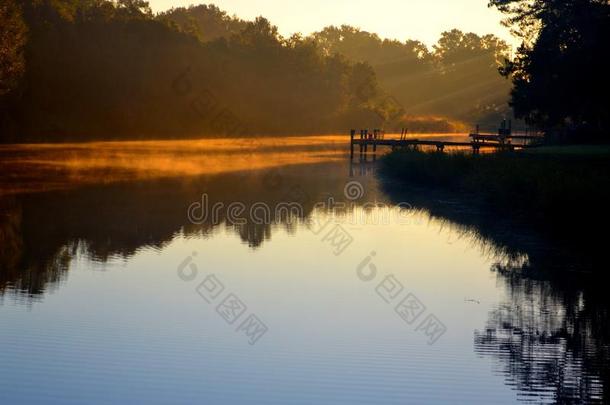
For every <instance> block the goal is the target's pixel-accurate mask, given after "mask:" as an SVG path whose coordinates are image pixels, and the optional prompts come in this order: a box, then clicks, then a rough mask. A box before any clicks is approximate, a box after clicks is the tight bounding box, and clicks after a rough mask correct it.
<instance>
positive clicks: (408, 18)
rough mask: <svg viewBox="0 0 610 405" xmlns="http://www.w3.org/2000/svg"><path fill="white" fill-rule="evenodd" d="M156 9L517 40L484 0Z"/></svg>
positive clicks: (288, 25) (408, 34)
mask: <svg viewBox="0 0 610 405" xmlns="http://www.w3.org/2000/svg"><path fill="white" fill-rule="evenodd" d="M149 1H150V5H151V6H152V8H153V10H154V11H163V10H166V9H168V8H171V7H180V6H188V5H190V4H199V3H204V4H205V3H212V4H215V5H217V6H218V7H219V8H220V9H222V10H225V11H226V12H227V13H229V14H230V15H237V16H238V17H240V18H242V19H246V20H252V19H254V18H255V17H257V16H261V15H262V16H263V17H265V18H267V19H268V20H270V21H271V22H272V23H273V24H274V25H277V26H278V28H279V30H280V33H281V34H282V35H283V36H290V35H291V34H293V33H295V32H300V33H302V34H305V35H307V34H310V33H312V32H315V31H319V30H320V29H322V28H324V27H326V26H328V25H341V24H349V25H354V26H357V27H360V28H361V29H363V30H365V31H369V32H376V33H377V34H379V35H380V36H381V37H383V38H391V39H398V40H401V41H404V40H406V39H416V40H420V41H422V42H424V43H426V44H427V45H432V44H434V43H435V42H436V41H437V40H438V38H439V36H440V34H441V33H442V32H443V31H447V30H449V29H452V28H459V29H461V30H463V31H467V32H475V33H477V34H489V33H491V34H495V35H497V36H499V37H500V38H502V39H505V40H506V41H508V42H509V43H511V44H515V40H514V39H512V37H511V36H510V34H509V32H508V30H507V29H506V28H505V27H502V26H501V25H500V21H501V19H502V16H501V14H500V13H499V12H498V11H497V10H495V9H490V8H488V7H487V3H488V0H300V1H297V0H213V1H205V0H201V1H198V0H149Z"/></svg>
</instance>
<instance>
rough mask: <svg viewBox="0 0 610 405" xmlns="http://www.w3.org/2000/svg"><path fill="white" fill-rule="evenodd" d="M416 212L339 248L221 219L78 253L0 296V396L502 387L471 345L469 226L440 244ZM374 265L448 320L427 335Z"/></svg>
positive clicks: (478, 313)
mask: <svg viewBox="0 0 610 405" xmlns="http://www.w3.org/2000/svg"><path fill="white" fill-rule="evenodd" d="M319 215H325V214H319ZM426 224H427V221H423V224H422V225H415V224H412V225H400V226H398V225H364V226H362V225H360V226H352V225H350V224H346V225H345V229H346V230H348V232H350V234H351V235H352V236H353V239H354V242H353V243H352V244H351V245H350V246H349V247H348V249H347V250H346V251H345V253H344V254H342V255H340V256H338V257H336V256H334V255H333V254H332V251H331V250H332V248H331V247H328V246H325V244H324V243H323V242H322V241H321V237H320V235H314V234H313V233H312V232H310V231H309V230H307V229H306V228H304V227H300V228H299V231H298V232H296V233H295V234H292V235H291V234H288V233H287V232H285V231H283V230H278V231H277V232H274V233H273V237H272V240H271V242H270V243H267V244H264V245H263V246H261V247H260V248H259V249H257V250H253V249H251V248H249V247H248V246H246V245H244V244H243V243H242V242H241V241H240V240H239V238H237V237H236V236H235V235H234V234H233V233H232V232H231V231H219V232H217V233H216V234H215V235H214V237H212V238H209V239H205V240H201V239H196V238H191V239H185V238H182V237H179V238H177V239H175V240H174V241H173V242H172V243H171V244H170V245H168V246H167V247H166V248H164V249H163V250H161V251H159V250H156V249H142V250H140V251H139V252H138V253H137V254H136V255H134V256H133V257H132V258H130V259H129V260H127V261H120V260H116V261H110V262H109V263H106V264H103V265H100V264H97V265H95V264H94V265H92V264H91V263H90V262H89V261H88V260H87V259H86V258H85V257H83V256H79V257H78V258H77V259H75V262H74V263H73V268H72V269H71V270H70V273H69V275H68V280H67V282H66V283H65V285H64V286H62V287H61V290H60V291H57V292H56V293H54V294H49V295H46V296H45V297H44V300H43V301H42V302H40V303H33V304H32V305H31V306H29V308H24V307H21V306H17V305H12V303H11V302H10V299H9V298H8V297H6V298H5V302H4V306H3V307H2V314H3V316H2V318H3V320H2V324H3V333H2V335H1V338H0V341H1V342H0V343H1V346H0V347H3V348H5V349H4V350H2V351H0V356H1V359H2V363H3V365H4V366H5V367H4V373H3V376H2V381H3V383H2V385H3V387H2V388H3V389H2V393H1V394H0V397H2V396H4V398H6V399H10V398H15V396H16V395H17V394H18V393H21V394H24V393H25V395H24V396H22V399H24V400H29V399H31V400H35V399H36V398H39V399H45V398H46V399H51V400H53V399H56V400H64V399H76V400H78V399H80V400H87V401H94V402H95V401H100V402H103V401H104V400H115V399H117V400H118V399H120V400H127V399H133V400H147V401H151V402H164V401H170V400H177V401H189V400H193V401H197V402H200V403H219V402H225V403H226V402H229V403H230V402H232V401H238V402H239V401H250V400H252V401H258V402H261V403H274V402H277V403H287V402H297V403H312V402H318V401H321V402H327V403H333V402H344V403H351V402H363V403H404V401H405V400H406V399H407V398H409V399H411V400H416V399H417V398H419V399H420V400H422V399H424V398H426V399H428V400H432V401H434V400H436V401H439V402H446V401H452V400H461V401H464V402H481V403H489V402H490V401H492V399H493V401H494V402H502V401H505V402H508V401H510V400H512V399H513V398H514V395H513V394H512V393H511V392H510V390H508V389H507V388H505V387H504V385H503V383H502V379H501V378H498V377H494V376H492V375H490V373H489V369H490V364H489V360H488V359H484V358H483V359H482V358H478V357H477V356H476V355H475V354H474V353H473V352H472V331H473V330H474V329H475V328H478V327H480V326H481V325H482V324H484V323H485V320H486V318H487V312H488V310H489V309H490V305H491V304H492V303H493V302H494V301H495V300H496V299H497V296H498V292H497V291H496V290H495V288H494V286H495V281H494V279H493V277H491V276H490V273H489V271H488V268H489V264H488V263H487V261H486V260H484V259H482V258H481V256H480V252H479V251H478V250H477V249H472V248H471V247H470V245H469V243H468V241H467V240H460V241H456V242H455V243H452V244H447V236H448V235H447V234H446V232H440V233H439V225H438V224H435V223H431V224H429V225H426ZM327 247H328V250H327V249H326V248H327ZM439 249H441V251H439ZM370 250H375V251H376V252H377V256H376V257H375V258H374V262H375V265H376V266H377V268H378V272H379V275H378V276H377V278H376V279H375V280H373V281H372V282H370V283H365V282H363V281H361V280H360V279H358V278H357V276H356V273H355V268H356V266H357V265H358V264H359V263H360V262H361V261H362V259H364V258H365V256H366V255H367V254H368V252H369V251H370ZM193 251H196V252H198V256H197V257H195V260H194V262H195V263H196V264H197V267H198V271H199V273H200V276H199V277H198V278H197V279H196V280H195V281H193V282H185V281H182V280H181V279H180V278H178V276H177V273H176V267H177V265H178V263H180V262H181V261H182V260H183V259H184V258H185V257H187V256H189V255H191V254H192V252H193ZM210 273H212V274H215V275H216V276H217V277H218V279H219V280H221V281H222V282H223V283H224V285H225V286H226V288H227V292H234V293H235V294H237V295H238V296H239V297H240V298H241V299H242V300H243V301H244V302H245V303H246V304H247V305H248V311H249V312H253V313H256V314H257V315H258V316H259V317H260V318H261V319H262V320H264V322H265V323H266V324H267V325H268V327H269V332H268V333H267V334H266V335H265V336H263V338H261V340H260V341H259V342H258V343H257V344H256V345H255V346H250V345H248V343H247V338H246V337H245V336H243V335H241V334H238V333H236V332H235V327H234V326H233V327H231V326H229V325H227V324H226V323H225V321H224V320H223V319H222V318H220V316H218V314H217V313H216V312H215V311H214V308H213V306H212V305H210V304H207V303H206V302H205V301H204V300H203V299H202V298H201V297H200V296H199V295H198V294H197V293H196V292H195V287H196V286H197V285H198V281H199V280H202V279H203V278H204V277H205V275H207V274H210ZM388 274H393V275H395V276H396V278H397V279H398V280H400V281H401V282H402V283H403V284H404V287H405V294H406V292H412V293H414V294H416V295H417V296H418V297H419V298H420V300H421V301H422V302H424V303H425V304H426V305H427V307H428V311H430V312H433V313H434V314H435V315H437V316H438V318H439V319H441V320H442V321H443V322H444V323H445V324H446V326H447V333H446V334H445V335H444V336H442V338H441V339H440V340H439V341H438V342H437V343H436V344H435V345H433V346H428V345H427V344H426V343H425V336H423V335H422V334H421V333H418V332H414V331H413V329H414V326H408V325H406V324H405V323H403V321H402V320H401V319H400V318H399V317H398V316H397V315H396V314H395V313H394V312H393V307H392V305H389V304H386V303H385V302H384V301H383V300H382V299H381V298H380V297H379V296H377V295H376V292H375V287H376V285H377V284H378V282H379V281H381V279H382V276H385V275H388ZM465 297H470V298H474V299H477V300H479V301H480V302H481V305H476V304H472V303H468V302H465V300H464V299H465ZM8 348H10V350H7V349H8Z"/></svg>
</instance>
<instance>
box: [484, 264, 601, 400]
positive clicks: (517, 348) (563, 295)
mask: <svg viewBox="0 0 610 405" xmlns="http://www.w3.org/2000/svg"><path fill="white" fill-rule="evenodd" d="M498 279H499V280H500V281H501V282H503V283H504V285H505V287H506V291H507V299H506V301H504V302H503V303H501V304H500V305H498V306H497V307H496V308H495V309H494V310H493V311H491V312H490V314H489V320H488V323H487V325H486V329H485V330H484V331H475V338H474V346H475V352H476V353H478V354H481V355H487V356H492V357H493V358H495V359H496V361H497V362H496V368H497V371H498V372H499V373H501V374H502V375H504V376H505V378H506V380H507V385H509V386H511V387H513V388H514V389H516V390H518V392H519V397H520V399H523V400H531V401H535V402H553V403H591V402H599V403H601V402H602V399H603V398H604V397H605V396H604V392H605V393H606V395H608V384H609V383H610V381H609V378H608V377H609V375H608V365H609V364H610V352H609V351H608V349H607V347H608V343H609V340H608V332H605V333H604V332H602V331H601V329H600V326H601V328H604V327H605V328H607V324H608V323H607V322H608V321H609V319H608V312H607V311H608V308H609V306H608V302H607V301H606V302H599V298H600V297H591V295H590V294H591V293H592V291H591V290H590V289H587V288H583V286H578V285H575V284H573V286H572V287H568V288H566V287H567V286H566V285H560V284H561V283H557V282H556V281H555V280H540V279H535V278H530V277H529V275H528V274H522V273H520V272H519V271H518V270H499V271H498ZM574 281H575V280H573V282H574ZM604 347H605V348H604ZM606 397H607V396H606Z"/></svg>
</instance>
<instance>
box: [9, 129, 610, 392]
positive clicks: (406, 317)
mask: <svg viewBox="0 0 610 405" xmlns="http://www.w3.org/2000/svg"><path fill="white" fill-rule="evenodd" d="M347 142H348V138H347V137H345V136H316V137H292V138H288V139H286V140H282V141H279V140H277V139H273V138H261V139H213V140H202V141H150V142H100V143H91V144H62V145H22V146H17V145H4V146H0V157H1V158H2V159H1V160H0V162H1V163H0V168H1V169H2V173H3V174H2V175H1V177H0V209H1V211H0V212H1V213H2V215H1V216H0V245H1V246H2V253H1V255H0V266H1V267H0V268H1V272H0V331H1V332H0V363H1V364H2V365H3V367H2V369H1V371H0V402H1V403H17V402H20V403H42V402H44V403H83V402H85V403H116V402H121V403H132V402H146V403H169V402H172V403H206V404H215V403H231V404H233V403H248V404H253V403H254V404H272V403H278V404H287V403H290V404H311V403H324V404H352V403H367V404H369V403H374V404H404V403H434V404H437V403H438V404H441V403H482V404H489V403H494V404H500V403H507V404H508V403H520V402H523V403H604V402H607V401H608V398H609V397H610V390H609V385H610V361H609V360H610V344H609V342H610V331H609V330H608V328H607V323H604V322H605V321H607V320H608V313H609V312H610V311H609V308H610V303H609V298H608V297H607V294H606V293H605V291H604V288H603V285H602V284H601V283H600V282H599V280H598V278H597V276H596V274H595V273H594V272H591V271H589V270H588V269H586V268H585V267H583V268H582V269H581V268H579V265H578V263H579V259H580V258H578V257H576V258H574V257H573V256H574V255H572V254H571V252H569V251H567V250H566V249H565V246H564V245H561V244H559V243H558V242H555V241H553V240H552V238H549V237H548V235H544V234H540V233H538V232H537V231H536V230H535V229H531V228H530V227H528V226H524V225H522V224H511V223H509V222H506V221H504V220H503V219H502V218H494V217H491V216H490V215H488V214H487V213H485V212H482V211H481V210H480V209H479V208H478V207H477V206H476V205H474V204H470V203H469V202H468V200H467V199H465V198H460V196H455V195H447V194H444V193H442V192H437V191H434V190H422V189H415V188H409V187H406V186H404V185H401V184H395V183H392V182H390V181H388V180H385V179H383V178H381V177H380V176H379V174H378V173H377V167H376V164H375V163H374V162H371V161H369V162H364V163H363V162H354V163H350V162H349V159H348V152H349V151H348V143H347ZM570 215H577V213H570ZM585 270H587V271H585Z"/></svg>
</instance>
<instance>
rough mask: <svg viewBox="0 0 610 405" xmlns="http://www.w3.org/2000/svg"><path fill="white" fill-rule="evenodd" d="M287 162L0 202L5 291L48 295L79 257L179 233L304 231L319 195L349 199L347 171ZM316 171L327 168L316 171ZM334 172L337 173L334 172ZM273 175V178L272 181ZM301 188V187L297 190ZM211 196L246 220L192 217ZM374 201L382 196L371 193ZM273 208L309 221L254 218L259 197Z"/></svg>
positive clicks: (0, 270) (126, 252) (247, 237)
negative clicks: (239, 209) (294, 207)
mask: <svg viewBox="0 0 610 405" xmlns="http://www.w3.org/2000/svg"><path fill="white" fill-rule="evenodd" d="M305 167H306V168H305V169H304V168H303V167H299V166H295V167H285V168H282V169H281V170H280V171H279V172H278V170H279V169H276V172H277V173H276V174H275V175H274V176H272V177H269V175H268V172H264V171H261V172H248V173H233V174H222V175H217V176H209V177H202V178H199V179H197V180H193V179H192V178H191V179H189V180H186V181H176V180H159V181H150V182H142V183H137V184H113V185H108V186H100V187H87V188H82V189H79V190H69V191H61V192H53V193H46V194H34V195H24V196H17V197H11V200H10V201H9V200H6V199H4V200H0V203H1V204H2V205H1V206H0V208H1V211H0V212H1V213H2V216H0V242H2V250H1V253H0V266H1V267H0V291H5V290H7V289H9V290H11V291H15V292H17V293H27V294H28V295H36V294H40V293H42V292H44V291H45V289H47V288H48V284H49V283H51V284H54V283H57V282H58V281H60V280H61V279H62V275H64V274H65V272H66V271H67V270H68V268H69V265H70V263H71V261H72V260H73V259H74V258H75V257H76V256H77V255H83V256H86V257H88V258H89V259H91V260H94V261H100V262H106V261H108V260H109V259H110V258H113V257H124V258H126V257H130V256H132V255H133V254H135V252H136V251H137V250H138V249H140V248H141V247H144V246H148V247H156V248H159V249H160V248H162V247H163V246H165V245H166V244H168V243H169V242H171V241H172V240H173V239H174V238H175V237H176V236H179V235H185V236H187V237H206V236H209V235H211V234H212V232H213V231H214V230H216V229H222V228H224V229H228V230H230V231H231V232H234V233H235V234H237V235H239V237H240V239H241V240H242V242H243V243H244V244H247V245H249V246H251V247H253V248H257V247H259V246H260V245H261V244H262V243H263V242H264V241H266V240H268V239H269V238H270V237H271V234H272V232H273V231H275V230H277V229H281V228H283V229H285V230H286V231H287V232H288V233H294V232H296V228H297V226H298V222H299V221H300V222H303V221H304V220H306V219H307V217H309V216H310V215H311V213H312V211H313V209H314V205H315V204H316V202H317V200H318V199H322V198H324V197H323V196H326V195H328V193H329V192H330V193H332V194H333V195H334V196H337V197H343V185H344V179H345V176H344V175H345V174H346V173H347V171H343V170H337V168H336V167H334V166H333V167H332V170H331V169H329V167H328V166H326V165H316V166H315V167H313V166H305ZM316 170H318V171H319V173H318V172H316ZM329 173H332V174H329ZM270 178H271V180H272V181H270ZM295 188H296V190H295ZM203 193H206V194H207V195H208V196H209V207H212V206H213V205H214V204H215V203H218V202H222V203H223V204H224V207H227V206H228V205H229V204H230V203H232V202H241V203H243V204H244V206H245V207H246V210H245V212H244V214H243V215H242V217H243V218H244V219H245V220H246V223H245V224H231V223H227V218H226V210H221V211H219V212H220V216H219V218H218V220H217V221H212V218H211V216H210V217H209V218H208V219H207V221H205V222H203V223H201V224H193V223H191V222H189V220H188V217H187V211H188V207H189V206H190V205H191V204H192V203H193V202H197V201H201V196H202V194H203ZM370 196H371V198H374V195H373V194H372V193H371V194H370ZM259 201H260V202H265V203H266V204H268V205H269V206H270V207H276V206H277V205H278V204H279V203H282V202H287V201H295V202H298V203H300V204H301V205H302V207H303V213H302V215H301V217H302V218H294V217H290V216H287V215H286V213H285V212H281V213H278V212H276V211H275V210H273V209H271V210H270V213H271V218H270V221H269V223H264V224H258V223H253V221H251V220H250V218H249V217H248V212H249V210H250V207H251V206H252V205H253V204H255V203H256V202H259Z"/></svg>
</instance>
